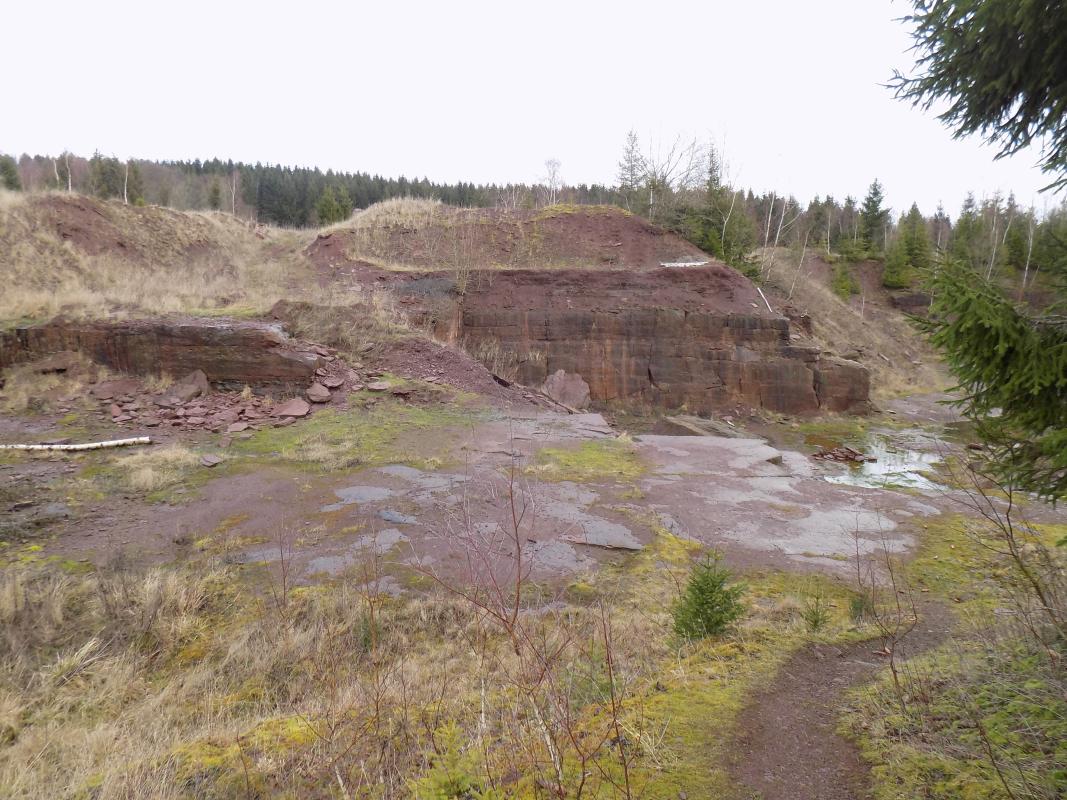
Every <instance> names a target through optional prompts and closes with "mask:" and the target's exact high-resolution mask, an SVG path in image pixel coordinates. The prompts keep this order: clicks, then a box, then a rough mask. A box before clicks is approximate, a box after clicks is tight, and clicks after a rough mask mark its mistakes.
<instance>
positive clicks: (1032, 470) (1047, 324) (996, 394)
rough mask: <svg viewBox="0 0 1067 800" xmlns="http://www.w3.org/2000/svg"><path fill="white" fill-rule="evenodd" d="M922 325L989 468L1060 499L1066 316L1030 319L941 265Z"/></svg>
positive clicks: (965, 273) (977, 280) (983, 284)
mask: <svg viewBox="0 0 1067 800" xmlns="http://www.w3.org/2000/svg"><path fill="white" fill-rule="evenodd" d="M930 287H931V292H932V295H933V302H932V305H931V316H930V319H929V320H928V321H926V322H925V323H924V326H925V327H926V329H927V331H928V332H929V333H930V336H931V340H932V341H933V343H934V344H935V345H936V346H937V347H939V348H940V349H941V350H942V352H943V353H944V355H945V358H946V359H947V361H948V364H949V366H950V367H951V369H952V371H953V373H954V374H955V376H956V378H957V379H958V380H959V388H960V389H962V391H963V392H964V395H965V396H964V398H963V400H962V401H960V405H961V407H962V409H963V411H964V413H965V414H966V416H968V417H969V418H970V419H972V420H973V421H974V422H975V423H976V424H977V426H978V429H979V433H980V434H981V435H982V436H983V438H984V439H985V440H986V441H987V442H989V443H990V445H991V448H992V452H991V464H990V466H991V468H992V469H993V470H994V471H995V472H996V473H997V474H998V476H999V477H1000V478H1001V479H1003V480H1005V481H1006V482H1008V483H1010V484H1012V485H1014V486H1017V487H1019V488H1021V489H1024V490H1028V491H1032V492H1034V493H1036V494H1038V495H1039V496H1041V497H1044V498H1046V499H1049V500H1053V501H1055V500H1061V499H1063V498H1064V497H1067V316H1062V315H1059V314H1056V313H1046V314H1044V315H1041V316H1035V315H1034V314H1033V313H1032V312H1031V311H1030V310H1029V309H1027V308H1025V307H1023V306H1016V305H1015V304H1013V303H1012V302H1011V301H1010V300H1009V299H1008V298H1007V297H1005V295H1004V294H1003V293H1002V292H1001V291H1000V290H999V289H998V288H997V287H996V286H995V285H994V284H992V283H991V282H989V281H987V280H986V279H985V278H984V276H982V275H981V274H980V273H979V272H977V271H976V270H974V269H973V268H971V267H969V266H967V265H964V264H962V263H961V262H959V261H956V260H952V259H946V260H945V261H944V262H943V263H941V264H940V265H939V266H938V267H937V269H936V270H935V271H934V273H933V275H932V277H931V279H930Z"/></svg>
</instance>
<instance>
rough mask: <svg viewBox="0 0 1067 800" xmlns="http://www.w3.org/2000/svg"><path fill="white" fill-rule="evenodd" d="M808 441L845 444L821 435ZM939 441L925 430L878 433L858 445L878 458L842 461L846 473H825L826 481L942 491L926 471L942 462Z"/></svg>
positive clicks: (858, 447)
mask: <svg viewBox="0 0 1067 800" xmlns="http://www.w3.org/2000/svg"><path fill="white" fill-rule="evenodd" d="M805 442H806V443H807V444H809V445H815V446H817V447H822V448H825V449H831V448H833V447H838V446H840V445H841V442H832V441H831V440H828V439H825V438H824V437H817V436H809V437H807V438H806V439H805ZM909 444H914V445H917V446H923V445H925V446H930V447H934V448H935V449H934V450H927V449H916V447H909ZM938 444H939V443H938V441H937V439H936V438H935V437H932V436H931V435H930V434H928V433H925V432H918V431H912V432H908V431H904V432H901V433H900V434H897V435H894V437H892V438H891V437H889V436H886V435H881V434H875V435H872V436H869V437H867V438H866V439H864V440H863V441H861V442H858V443H856V444H855V445H854V446H855V448H856V449H857V450H859V451H860V452H861V453H863V454H864V455H867V456H870V457H872V458H874V459H876V460H875V461H867V462H864V463H861V464H853V463H844V464H841V466H842V467H843V468H844V470H845V471H844V472H843V473H841V474H837V475H824V476H823V480H825V481H827V482H829V483H834V484H838V485H839V486H858V487H863V488H868V489H893V488H902V487H903V488H908V489H923V490H927V491H938V490H939V489H941V488H943V487H942V486H941V485H940V484H939V483H937V482H936V481H932V480H930V479H929V478H928V477H926V475H924V474H923V473H924V472H927V471H929V469H930V468H931V467H932V466H933V465H935V464H937V463H939V462H940V461H941V454H940V453H939V452H937V450H936V447H937V446H938Z"/></svg>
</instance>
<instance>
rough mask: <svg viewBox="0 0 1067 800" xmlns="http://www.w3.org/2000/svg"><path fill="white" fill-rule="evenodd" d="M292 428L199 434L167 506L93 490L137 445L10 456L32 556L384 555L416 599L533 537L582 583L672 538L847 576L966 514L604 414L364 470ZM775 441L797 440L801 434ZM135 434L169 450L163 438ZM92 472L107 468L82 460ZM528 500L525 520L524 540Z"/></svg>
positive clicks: (388, 460) (538, 568) (754, 441)
mask: <svg viewBox="0 0 1067 800" xmlns="http://www.w3.org/2000/svg"><path fill="white" fill-rule="evenodd" d="M338 413H340V414H360V413H362V412H361V411H360V410H350V411H345V412H338ZM0 424H2V425H3V427H4V428H5V429H6V430H0V434H5V438H7V436H11V435H13V434H15V433H18V434H20V435H21V437H22V438H23V439H25V438H27V436H29V438H32V436H30V434H33V435H37V436H38V438H40V439H47V438H48V437H49V435H51V436H55V435H56V433H57V432H56V430H55V429H53V428H51V426H50V425H49V424H48V422H47V420H44V419H39V420H34V421H32V422H30V423H29V424H27V423H25V422H20V421H18V420H16V419H14V418H10V417H9V418H7V419H6V420H5V421H4V422H3V423H0ZM896 424H898V425H899V424H900V422H899V421H898V422H897V423H896ZM302 425H306V426H308V428H309V432H308V438H309V439H310V440H314V439H315V437H317V436H319V435H320V432H319V430H318V429H317V428H314V427H313V425H314V421H313V420H308V421H302V422H298V423H297V424H296V425H294V426H293V427H292V429H291V432H292V434H299V431H300V428H301V426H302ZM779 427H781V426H779ZM286 433H287V437H286V440H285V442H277V443H275V442H272V440H271V437H272V436H275V435H276V432H275V431H272V430H270V429H267V430H265V431H261V432H256V433H253V434H252V435H251V438H250V439H249V440H247V441H248V442H249V444H261V446H257V447H255V448H254V449H248V448H246V447H245V443H244V442H237V443H236V444H231V445H230V447H229V448H224V449H219V448H217V447H216V446H215V445H216V444H217V442H216V441H213V440H217V439H219V438H220V437H218V436H214V435H212V434H206V433H205V434H199V433H197V434H189V433H183V434H182V436H183V438H184V439H186V440H189V441H187V444H189V445H190V446H192V447H194V448H196V449H197V451H198V452H199V451H201V450H204V451H207V450H211V451H212V452H217V453H219V454H220V457H221V458H222V459H223V463H222V464H221V465H219V466H218V467H206V466H201V465H199V464H196V465H193V466H192V467H191V468H187V469H189V471H188V473H187V474H184V475H182V476H181V479H180V480H179V482H178V484H177V485H175V486H172V487H171V488H170V490H169V491H167V492H165V493H164V496H163V501H162V502H158V500H160V495H159V494H158V493H157V494H156V495H155V496H150V497H148V498H145V497H139V496H138V495H137V494H136V493H134V492H128V491H126V492H124V491H122V487H118V489H117V490H116V489H115V488H114V487H110V486H108V484H106V483H104V484H102V485H101V486H99V487H97V491H96V492H95V493H94V492H93V491H80V490H79V489H85V488H86V487H85V486H84V484H85V483H86V482H87V481H86V479H85V478H84V475H85V474H89V475H90V476H92V477H91V478H90V479H89V481H93V480H95V477H96V476H95V473H97V472H99V471H101V470H100V468H99V467H98V466H96V465H97V464H99V462H101V461H106V460H107V459H110V458H119V459H121V458H125V457H128V455H129V454H131V453H132V452H133V451H132V449H131V450H128V451H111V453H118V455H115V456H112V455H111V454H110V453H109V454H107V455H103V456H100V455H95V454H93V455H88V456H86V455H83V456H79V457H74V458H72V457H71V456H69V455H58V454H56V455H44V456H41V455H35V456H24V455H20V456H8V457H7V462H8V463H6V464H2V465H0V470H2V471H3V474H4V482H5V483H6V484H7V487H8V488H7V489H6V492H5V495H4V500H5V501H8V500H9V498H10V499H11V502H9V503H8V505H9V506H10V509H9V510H12V509H15V510H16V511H15V513H21V514H24V515H26V516H27V518H28V519H29V520H30V521H31V522H32V523H34V525H35V526H36V527H37V529H38V530H40V531H41V532H42V534H43V533H44V532H45V531H47V534H46V535H42V536H41V537H40V538H34V541H33V542H32V543H31V544H34V545H36V546H37V547H39V548H41V549H40V551H39V552H41V553H43V554H44V555H54V556H59V557H62V558H65V559H74V560H80V561H88V562H90V563H93V564H96V565H101V564H103V563H104V562H106V561H107V560H115V559H119V560H121V561H123V562H125V563H135V564H148V563H160V562H172V561H180V560H182V559H186V558H196V557H201V556H202V555H203V554H204V553H208V552H210V553H218V552H224V553H225V556H226V558H228V559H230V560H233V561H236V562H239V563H246V564H249V565H257V564H263V563H269V562H272V561H276V560H278V558H279V552H281V551H284V552H285V558H286V560H287V562H288V568H289V569H290V571H291V572H290V574H291V575H292V576H293V579H294V580H295V581H297V582H312V581H316V580H329V579H332V578H338V577H341V576H342V575H343V574H344V573H346V572H347V571H350V570H355V569H358V567H359V562H360V561H361V560H362V557H363V556H364V555H365V554H367V553H369V552H374V553H376V554H377V555H378V556H379V557H380V561H381V565H382V567H383V568H384V569H385V571H386V572H387V573H389V572H395V573H396V575H394V576H393V577H394V578H395V580H396V585H397V590H398V591H399V590H401V589H402V588H403V584H404V581H403V580H402V578H403V577H404V576H407V577H408V578H410V577H411V576H412V572H413V571H414V572H415V573H432V574H436V573H442V574H446V575H447V576H448V577H449V578H460V579H463V578H474V577H477V576H476V575H473V574H471V572H470V570H471V564H470V563H469V559H468V558H467V555H468V553H469V552H470V550H471V548H472V547H474V546H477V547H480V548H481V549H484V550H486V551H487V552H488V551H492V552H494V554H496V555H499V554H500V552H506V551H508V548H507V547H506V546H505V542H508V541H510V540H511V539H513V538H514V537H515V536H516V534H517V535H518V536H519V539H520V541H521V542H522V543H523V548H524V558H525V559H526V562H527V565H528V567H529V569H530V570H531V573H532V574H531V577H532V578H533V579H535V580H540V581H548V582H553V581H558V580H561V579H562V580H568V579H573V578H574V577H576V576H578V575H580V574H581V573H582V572H584V571H586V570H590V569H595V568H596V567H597V565H599V564H601V563H604V562H605V561H612V560H617V559H620V558H624V557H625V554H626V553H628V552H634V551H637V550H640V549H642V548H643V547H644V546H645V545H647V544H648V543H649V542H650V541H651V540H652V539H653V537H655V536H656V534H657V533H658V532H660V531H663V530H666V531H668V532H670V533H673V534H675V535H676V536H679V537H682V538H685V539H691V540H693V541H695V542H699V543H700V544H701V545H704V546H708V547H713V548H715V549H717V550H719V551H721V552H722V553H723V554H724V556H725V559H726V562H727V564H729V565H730V566H731V567H733V568H735V569H738V570H741V571H744V570H747V569H752V568H776V569H783V570H793V571H797V570H800V571H820V572H824V573H828V574H833V575H838V576H842V577H847V576H848V575H849V574H850V572H851V571H853V570H854V560H855V557H856V554H857V552H858V553H860V554H861V555H863V556H867V555H870V554H872V553H877V552H880V551H881V550H882V549H883V548H884V549H886V550H888V551H889V552H892V553H906V552H907V551H908V550H909V549H910V548H911V547H912V546H913V545H914V543H915V532H916V530H917V526H919V525H921V524H922V520H923V519H924V518H926V517H932V516H936V515H938V514H940V513H942V512H943V511H946V510H950V509H951V507H952V506H953V503H954V499H953V497H952V494H951V492H949V491H946V490H945V489H944V488H943V487H937V486H933V485H932V484H931V485H928V484H927V482H925V481H924V480H923V479H922V478H918V481H919V485H917V486H916V485H911V486H907V485H905V486H900V485H897V484H893V486H892V488H874V486H873V485H854V484H855V483H856V479H858V478H862V475H858V474H857V471H856V469H855V468H854V467H848V466H844V465H841V464H833V463H822V462H818V461H815V460H813V459H812V458H810V456H809V455H808V454H807V453H805V452H803V450H805V449H806V450H808V451H810V450H811V449H812V446H811V445H810V444H809V445H805V444H804V442H803V439H801V440H800V441H799V442H798V446H797V447H796V448H787V447H785V446H781V447H772V446H771V445H769V444H768V443H767V440H766V439H765V438H756V437H751V438H744V434H742V435H741V437H740V438H726V437H714V436H665V435H652V434H638V435H633V436H630V435H628V434H626V433H625V432H621V431H618V430H616V429H614V428H612V427H611V426H609V425H608V424H607V423H606V422H605V419H604V417H603V416H601V415H600V414H597V413H585V414H571V415H568V414H558V413H551V412H546V411H543V410H536V409H531V410H529V411H523V410H518V411H516V410H511V411H509V412H507V413H503V412H498V411H489V410H485V409H476V410H471V411H470V412H469V414H466V415H465V414H452V415H450V416H449V418H447V419H445V420H443V421H440V422H438V421H433V423H432V425H431V427H430V428H426V427H422V426H417V427H416V426H413V427H412V428H411V429H409V430H404V429H403V426H402V425H401V426H400V428H399V429H398V430H396V431H395V433H394V434H393V440H392V441H391V442H390V443H389V447H388V448H387V451H385V452H377V451H375V452H374V453H373V454H368V455H367V456H366V457H365V458H361V452H360V450H361V445H360V442H359V439H358V434H357V435H356V438H354V439H353V440H352V442H351V445H350V446H351V449H352V450H353V455H354V460H364V461H365V462H366V461H369V462H370V463H369V464H367V465H363V464H358V463H357V464H356V465H354V466H345V467H341V468H336V467H334V466H325V467H323V466H319V465H315V464H311V465H310V466H309V465H307V464H301V463H299V462H296V463H294V461H293V460H292V459H286V458H278V459H275V458H274V456H276V455H278V452H277V451H275V450H273V448H274V447H275V445H276V446H277V447H278V448H285V447H287V446H291V442H292V441H293V438H292V434H291V433H290V429H286ZM767 433H771V434H774V435H776V436H777V437H778V438H780V439H783V440H789V439H790V436H789V434H790V433H791V431H790V429H788V428H785V429H784V430H779V431H773V430H772V431H767ZM111 435H114V432H113V431H112V432H111ZM122 435H123V436H126V435H154V436H156V438H157V439H159V438H160V434H159V433H158V432H157V431H152V430H148V429H146V430H144V431H140V430H136V431H134V430H131V431H128V432H126V431H123V433H122ZM165 435H166V434H165ZM894 435H895V436H897V437H898V438H901V439H903V438H905V437H907V436H909V435H912V436H914V431H910V430H909V429H906V428H902V429H899V430H897V431H896V432H894ZM924 436H925V438H924V440H923V441H922V442H921V443H920V444H919V445H915V444H914V443H912V446H916V447H925V448H926V452H927V453H928V454H930V455H931V460H936V459H937V457H938V455H937V452H936V451H937V449H939V448H941V449H944V448H947V447H952V446H953V445H951V444H948V443H947V440H943V439H940V438H938V437H937V436H934V435H930V434H929V432H925V433H924ZM299 438H300V437H299V435H297V436H296V440H297V441H299ZM793 438H794V439H796V438H797V436H794V437H793ZM806 438H808V439H809V440H812V439H813V440H815V441H817V442H822V441H824V440H825V441H831V440H829V439H827V437H825V436H823V437H822V438H820V437H818V436H810V435H809V436H807V437H806ZM260 439H262V440H263V441H262V442H261V443H260V442H259V440H260ZM157 446H158V445H157ZM342 446H344V445H342ZM87 461H88V462H91V464H90V466H78V464H79V462H82V463H84V462H87ZM79 473H80V474H79ZM861 482H862V481H861ZM184 483H188V485H184ZM66 484H71V485H69V486H67V485H66ZM79 484H83V485H82V486H81V487H79ZM20 485H21V486H25V487H26V488H25V489H21V490H20V489H19V488H17V487H19V486H20ZM32 486H38V487H51V489H50V493H51V496H52V499H51V501H50V502H47V503H40V502H35V498H34V497H33V493H32V488H31V487H32ZM64 488H66V489H68V490H69V492H68V494H67V495H66V496H64ZM20 492H21V493H20ZM23 494H25V495H26V496H23ZM94 495H95V496H94ZM512 496H514V498H515V499H516V500H517V501H518V502H519V504H520V505H521V506H522V507H523V509H524V512H523V517H522V520H521V523H520V525H519V530H518V531H517V532H516V530H515V527H514V523H513V521H512V519H511V513H510V509H511V499H512ZM152 500H157V502H151V501H152ZM27 503H28V504H29V505H27V506H26V507H25V508H23V507H22V506H23V505H24V504H27ZM27 542H29V539H27ZM494 558H495V556H494ZM416 583H417V581H416Z"/></svg>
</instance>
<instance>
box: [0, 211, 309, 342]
mask: <svg viewBox="0 0 1067 800" xmlns="http://www.w3.org/2000/svg"><path fill="white" fill-rule="evenodd" d="M302 241H303V237H302V236H301V235H300V234H297V233H295V232H291V231H281V230H272V229H265V228H259V229H258V230H253V229H252V228H251V227H250V226H249V225H248V224H247V223H245V222H242V221H240V220H236V219H234V218H233V217H231V216H229V215H227V214H221V213H200V212H178V211H173V210H170V209H165V208H159V207H154V206H149V207H144V208H137V207H133V206H125V205H123V204H121V203H118V202H114V201H112V202H107V201H101V200H95V199H92V198H88V197H82V196H80V195H66V194H62V193H47V194H43V195H21V194H11V193H2V194H0V252H3V253H4V257H3V258H0V281H2V282H3V285H4V286H5V287H7V288H6V290H5V291H4V292H3V294H2V295H0V321H6V322H7V323H10V322H11V321H17V320H20V319H21V320H26V319H43V318H49V317H52V316H54V315H55V314H57V313H60V312H63V313H68V314H78V315H84V316H107V315H109V314H113V313H124V314H138V313H140V314H144V313H170V312H179V311H181V312H194V313H227V314H234V313H238V314H241V313H253V312H262V311H265V310H266V309H267V308H269V307H270V305H271V304H272V303H273V302H274V301H275V300H277V299H279V298H281V297H284V296H287V295H288V294H290V293H291V291H292V289H293V287H296V286H303V285H307V284H309V283H310V284H312V285H313V283H314V281H313V280H311V279H310V270H309V267H308V265H307V264H306V262H305V261H304V259H303V258H302V256H300V255H299V253H300V250H299V247H300V244H301V243H302Z"/></svg>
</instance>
